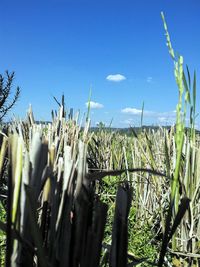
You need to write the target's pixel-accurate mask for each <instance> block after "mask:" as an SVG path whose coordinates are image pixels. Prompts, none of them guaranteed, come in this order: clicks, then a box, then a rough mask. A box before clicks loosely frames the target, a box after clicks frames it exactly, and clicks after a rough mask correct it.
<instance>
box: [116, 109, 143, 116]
mask: <svg viewBox="0 0 200 267" xmlns="http://www.w3.org/2000/svg"><path fill="white" fill-rule="evenodd" d="M121 112H122V113H126V114H132V115H140V114H141V113H142V110H141V109H137V108H124V109H122V110H121Z"/></svg>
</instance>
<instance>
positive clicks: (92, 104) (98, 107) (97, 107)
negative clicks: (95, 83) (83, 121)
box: [85, 101, 104, 109]
mask: <svg viewBox="0 0 200 267" xmlns="http://www.w3.org/2000/svg"><path fill="white" fill-rule="evenodd" d="M85 105H86V107H88V105H89V102H86V103H85ZM103 107H104V106H103V104H100V103H97V102H94V101H90V108H91V109H101V108H103Z"/></svg>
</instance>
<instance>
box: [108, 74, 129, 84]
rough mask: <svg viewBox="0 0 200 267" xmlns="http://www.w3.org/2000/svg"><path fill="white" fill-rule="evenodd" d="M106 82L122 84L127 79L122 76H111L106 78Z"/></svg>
mask: <svg viewBox="0 0 200 267" xmlns="http://www.w3.org/2000/svg"><path fill="white" fill-rule="evenodd" d="M106 80H108V81H111V82H121V81H124V80H126V77H125V76H124V75H122V74H110V75H108V76H107V77H106Z"/></svg>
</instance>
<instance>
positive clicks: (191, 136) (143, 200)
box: [0, 17, 200, 267]
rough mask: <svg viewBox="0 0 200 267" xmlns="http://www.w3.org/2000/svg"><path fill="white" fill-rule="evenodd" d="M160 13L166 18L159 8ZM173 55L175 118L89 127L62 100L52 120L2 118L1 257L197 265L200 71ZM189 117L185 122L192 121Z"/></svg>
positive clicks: (6, 260) (50, 262) (12, 262)
mask: <svg viewBox="0 0 200 267" xmlns="http://www.w3.org/2000/svg"><path fill="white" fill-rule="evenodd" d="M163 20H164V17H163ZM164 27H165V31H166V37H167V45H168V48H169V53H170V55H171V57H172V60H173V63H174V73H175V80H176V83H177V87H178V92H179V99H178V104H177V108H176V124H175V125H174V126H172V127H170V128H164V127H160V128H159V129H156V130H154V129H151V128H149V129H148V130H147V129H146V128H144V127H143V125H142V119H143V118H142V117H141V128H140V129H139V130H138V131H137V132H135V130H134V128H130V131H129V134H126V133H120V132H118V131H112V129H109V128H106V127H104V126H103V125H100V127H99V128H98V130H96V131H95V132H94V131H92V130H90V116H89V115H90V107H88V114H87V116H86V118H85V119H84V120H82V121H81V120H80V114H79V113H75V114H73V113H72V111H68V109H67V107H66V106H65V101H64V96H63V97H62V100H61V102H60V103H59V102H58V101H57V102H58V105H59V109H58V112H54V111H52V122H51V123H46V124H45V123H36V122H35V120H34V115H33V112H32V110H31V109H30V110H29V112H28V114H27V119H26V120H24V121H13V122H12V123H10V124H2V126H1V134H0V200H1V202H0V230H1V232H0V265H1V266H6V267H10V266H11V267H15V266H20V267H21V266H36V267H38V266H39V267H48V266H49V267H50V266H51V267H54V266H58V267H64V266H67V267H68V266H70V267H78V266H82V267H86V266H87V267H95V266H96V267H98V266H102V267H103V266H104V267H106V266H112V267H117V266H120V267H121V266H135V265H138V266H177V267H178V266H199V265H200V236H199V232H200V221H199V215H200V201H199V200H200V190H199V189H200V136H199V133H197V132H196V130H195V120H196V74H195V73H194V75H193V77H191V75H190V72H189V69H188V68H186V72H185V71H184V69H183V57H182V56H178V57H176V56H175V53H174V50H173V48H172V45H171V42H170V37H169V34H168V31H167V26H166V23H165V21H164ZM187 120H189V126H188V127H186V121H187Z"/></svg>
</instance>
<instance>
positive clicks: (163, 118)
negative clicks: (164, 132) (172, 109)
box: [158, 117, 168, 122]
mask: <svg viewBox="0 0 200 267" xmlns="http://www.w3.org/2000/svg"><path fill="white" fill-rule="evenodd" d="M158 121H159V122H167V121H168V118H166V117H158Z"/></svg>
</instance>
